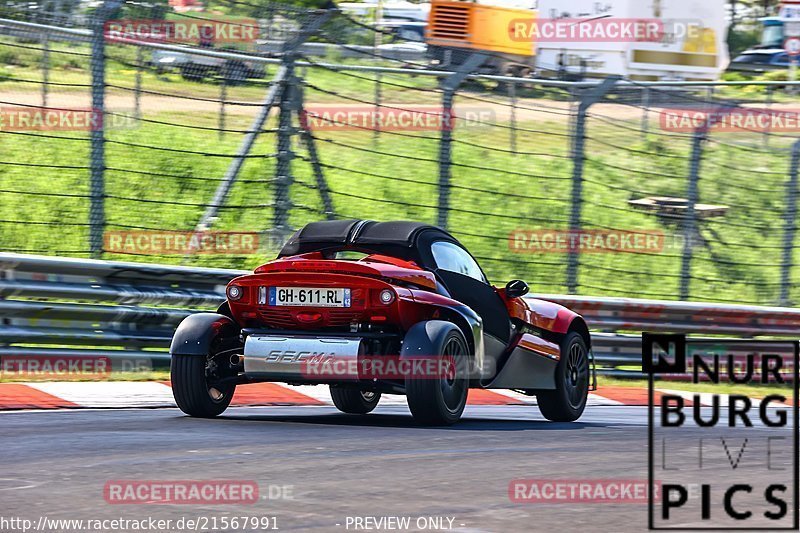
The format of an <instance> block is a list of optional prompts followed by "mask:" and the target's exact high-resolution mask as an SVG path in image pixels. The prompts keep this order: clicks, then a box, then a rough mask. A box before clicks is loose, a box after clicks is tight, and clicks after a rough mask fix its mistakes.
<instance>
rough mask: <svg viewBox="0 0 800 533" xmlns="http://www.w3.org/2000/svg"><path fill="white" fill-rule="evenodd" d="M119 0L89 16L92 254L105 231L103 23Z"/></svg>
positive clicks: (97, 250) (95, 253) (97, 251)
mask: <svg viewBox="0 0 800 533" xmlns="http://www.w3.org/2000/svg"><path fill="white" fill-rule="evenodd" d="M118 4H119V0H104V1H103V4H102V5H101V6H100V7H99V8H98V9H97V10H96V11H95V13H94V15H93V17H92V56H91V66H92V118H93V119H94V120H95V126H94V127H93V128H92V131H91V132H90V138H91V162H90V165H89V166H90V178H89V189H90V192H89V195H90V196H89V198H90V205H89V250H90V251H91V254H92V257H94V258H100V257H102V255H103V232H104V231H105V225H106V215H105V132H104V130H105V110H106V105H105V90H106V87H105V86H106V79H105V78H106V50H105V43H106V41H105V22H106V17H107V16H108V14H109V12H110V11H111V9H113V8H114V7H115V6H116V5H118Z"/></svg>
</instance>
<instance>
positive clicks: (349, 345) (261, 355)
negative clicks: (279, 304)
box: [244, 335, 361, 380]
mask: <svg viewBox="0 0 800 533" xmlns="http://www.w3.org/2000/svg"><path fill="white" fill-rule="evenodd" d="M360 349H361V339H347V338H326V337H315V336H288V335H251V336H249V337H247V340H246V341H245V343H244V372H245V374H259V375H261V376H265V375H266V376H270V375H271V376H275V377H279V378H285V379H288V378H292V377H296V378H304V377H308V375H309V374H308V372H307V370H308V368H309V366H310V365H313V364H320V363H323V362H325V361H334V360H335V361H337V362H340V363H347V362H350V361H352V365H347V366H344V368H353V369H356V368H357V362H358V354H359V351H360ZM337 379H339V380H347V379H353V380H357V379H358V372H357V370H356V371H355V375H352V376H349V375H346V374H345V375H339V374H337Z"/></svg>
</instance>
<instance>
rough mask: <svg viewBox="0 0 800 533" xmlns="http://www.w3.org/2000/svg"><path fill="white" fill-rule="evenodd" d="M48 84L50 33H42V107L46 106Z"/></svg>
mask: <svg viewBox="0 0 800 533" xmlns="http://www.w3.org/2000/svg"><path fill="white" fill-rule="evenodd" d="M49 84H50V34H48V33H45V34H44V41H43V42H42V107H47V93H48V91H49V87H48V85H49Z"/></svg>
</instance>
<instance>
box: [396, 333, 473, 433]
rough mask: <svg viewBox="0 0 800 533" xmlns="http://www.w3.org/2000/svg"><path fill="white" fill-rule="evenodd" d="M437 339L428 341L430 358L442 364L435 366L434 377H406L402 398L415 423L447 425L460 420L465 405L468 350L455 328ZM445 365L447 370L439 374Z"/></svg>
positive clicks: (467, 384)
mask: <svg viewBox="0 0 800 533" xmlns="http://www.w3.org/2000/svg"><path fill="white" fill-rule="evenodd" d="M437 337H438V338H437V339H432V340H433V341H434V342H433V345H434V347H435V353H434V354H431V356H433V357H436V358H437V359H438V358H441V359H442V361H443V362H445V363H446V364H444V365H435V368H437V369H438V370H437V371H436V373H435V375H430V376H424V375H422V376H420V375H411V376H408V377H406V380H405V385H406V396H407V399H408V407H409V409H410V410H411V414H412V415H414V419H415V420H417V421H418V422H420V423H422V424H425V425H434V426H449V425H452V424H455V423H456V422H457V421H458V419H459V418H461V414H462V413H463V412H464V408H465V407H466V405H467V394H468V392H469V380H468V357H469V349H468V347H467V341H466V340H465V339H464V335H462V334H461V331H460V330H459V329H458V328H456V327H455V326H450V327H449V328H448V331H447V332H446V333H444V334H439V335H437ZM448 365H449V371H446V372H441V369H445V368H448ZM439 374H441V375H439Z"/></svg>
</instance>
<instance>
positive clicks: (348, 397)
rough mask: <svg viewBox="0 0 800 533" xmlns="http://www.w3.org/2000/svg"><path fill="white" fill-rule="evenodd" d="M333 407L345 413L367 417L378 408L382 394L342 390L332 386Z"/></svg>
mask: <svg viewBox="0 0 800 533" xmlns="http://www.w3.org/2000/svg"><path fill="white" fill-rule="evenodd" d="M331 398H332V399H333V405H335V406H336V408H337V409H338V410H340V411H341V412H343V413H349V414H353V415H365V414H367V413H369V412H371V411H372V410H373V409H375V407H377V405H378V402H379V401H380V399H381V393H380V392H372V391H360V390H356V389H340V388H338V387H334V386H333V385H331Z"/></svg>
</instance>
